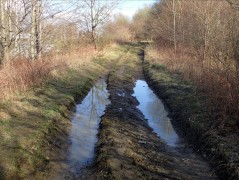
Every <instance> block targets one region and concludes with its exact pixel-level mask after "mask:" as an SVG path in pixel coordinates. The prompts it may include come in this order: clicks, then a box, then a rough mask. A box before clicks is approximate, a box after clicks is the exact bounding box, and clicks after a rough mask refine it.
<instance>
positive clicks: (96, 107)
mask: <svg viewBox="0 0 239 180" xmlns="http://www.w3.org/2000/svg"><path fill="white" fill-rule="evenodd" d="M90 95H91V96H90V98H91V103H90V107H89V108H90V109H89V123H90V122H91V120H98V121H99V118H100V116H102V115H103V113H104V109H105V106H106V105H107V104H109V100H108V92H107V90H106V83H105V82H104V81H103V80H101V81H99V82H98V83H96V84H95V86H94V87H93V88H92V89H91V92H90Z"/></svg>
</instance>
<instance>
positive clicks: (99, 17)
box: [78, 0, 119, 49]
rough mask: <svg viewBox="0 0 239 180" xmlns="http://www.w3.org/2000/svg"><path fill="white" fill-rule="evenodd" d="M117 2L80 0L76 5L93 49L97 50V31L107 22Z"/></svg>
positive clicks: (117, 0)
mask: <svg viewBox="0 0 239 180" xmlns="http://www.w3.org/2000/svg"><path fill="white" fill-rule="evenodd" d="M118 2H119V0H116V1H107V0H106V1H100V0H82V1H80V3H79V5H78V7H80V8H79V9H80V11H81V12H80V16H81V17H83V19H82V22H83V23H84V25H85V26H86V29H87V31H88V32H89V33H90V35H91V40H92V43H93V44H94V46H95V49H97V29H98V28H99V27H100V26H102V25H103V24H104V23H105V22H106V21H107V19H108V18H109V16H110V14H111V13H112V11H113V10H114V9H115V8H116V6H117V4H118Z"/></svg>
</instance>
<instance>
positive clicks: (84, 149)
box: [68, 80, 110, 171]
mask: <svg viewBox="0 0 239 180" xmlns="http://www.w3.org/2000/svg"><path fill="white" fill-rule="evenodd" d="M108 96H109V94H108V92H107V90H106V83H105V81H104V80H100V81H98V82H97V83H96V84H95V86H94V87H93V88H92V89H91V90H90V92H89V93H88V95H87V96H86V97H85V99H84V100H83V101H82V103H81V104H78V105H77V106H76V113H75V115H74V116H73V118H72V129H71V134H70V139H71V146H70V151H69V158H68V161H69V163H70V165H71V166H73V167H75V168H76V171H78V170H79V169H80V168H82V167H83V166H85V165H87V164H89V163H91V161H92V160H93V158H94V146H95V143H96V142H97V133H98V128H99V122H100V117H101V116H102V115H103V114H104V111H105V108H106V105H108V104H109V103H110V101H109V100H108Z"/></svg>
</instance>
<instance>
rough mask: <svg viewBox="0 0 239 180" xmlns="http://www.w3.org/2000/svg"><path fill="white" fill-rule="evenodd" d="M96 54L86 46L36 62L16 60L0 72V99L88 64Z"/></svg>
mask: <svg viewBox="0 0 239 180" xmlns="http://www.w3.org/2000/svg"><path fill="white" fill-rule="evenodd" d="M96 52H97V51H95V49H94V47H93V46H86V47H81V48H76V49H75V50H71V51H70V52H67V53H52V54H49V55H47V56H44V57H42V59H39V60H38V61H29V60H27V59H24V58H23V59H16V60H14V61H12V62H11V63H10V64H8V65H6V66H3V68H2V69H1V70H0V99H2V98H5V99H7V98H9V97H11V96H12V95H14V94H16V93H19V92H23V91H26V90H27V89H29V88H31V87H33V86H39V85H41V84H42V83H44V82H46V81H47V80H49V79H50V78H51V77H52V76H53V75H56V74H58V75H63V74H64V73H65V72H67V69H68V68H79V66H84V65H86V63H87V64H89V63H90V60H91V59H92V57H93V56H94V55H95V54H96Z"/></svg>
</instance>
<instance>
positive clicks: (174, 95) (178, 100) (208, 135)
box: [144, 59, 239, 179]
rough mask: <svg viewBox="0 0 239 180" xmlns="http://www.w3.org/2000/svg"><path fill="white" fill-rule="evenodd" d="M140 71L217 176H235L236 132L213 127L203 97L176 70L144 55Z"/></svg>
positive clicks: (237, 172)
mask: <svg viewBox="0 0 239 180" xmlns="http://www.w3.org/2000/svg"><path fill="white" fill-rule="evenodd" d="M144 74H145V76H146V79H147V81H148V82H149V84H150V86H151V87H152V88H153V89H154V90H155V92H156V94H157V95H158V96H159V97H160V98H162V99H163V101H164V103H165V104H166V106H167V108H168V109H169V111H170V112H171V116H172V119H173V121H172V123H173V124H174V126H175V127H176V130H177V131H178V132H179V133H180V134H181V135H183V136H184V137H186V139H188V140H189V141H190V142H191V143H192V144H193V145H194V146H195V147H196V148H198V149H199V150H200V151H201V152H202V153H203V154H204V155H205V156H207V157H206V158H207V159H209V161H210V163H211V164H212V165H213V167H214V170H215V172H216V173H217V174H218V175H219V177H221V178H222V179H238V178H239V166H238V162H239V155H238V150H239V144H238V134H237V133H235V132H231V133H229V132H227V134H224V133H223V132H221V131H218V129H217V128H215V127H213V120H212V118H215V117H214V116H213V115H212V114H210V111H209V110H208V108H207V106H206V100H205V98H204V97H202V96H200V95H199V94H197V92H196V89H195V87H194V86H193V85H192V84H190V83H189V82H186V81H184V80H183V78H182V77H181V75H180V74H178V73H175V72H171V71H169V70H168V69H167V68H166V67H165V66H164V65H162V64H159V63H155V62H153V61H151V60H150V59H145V62H144ZM211 122H212V123H211Z"/></svg>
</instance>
